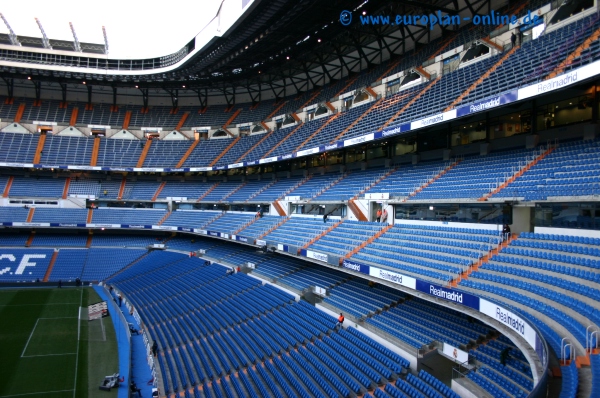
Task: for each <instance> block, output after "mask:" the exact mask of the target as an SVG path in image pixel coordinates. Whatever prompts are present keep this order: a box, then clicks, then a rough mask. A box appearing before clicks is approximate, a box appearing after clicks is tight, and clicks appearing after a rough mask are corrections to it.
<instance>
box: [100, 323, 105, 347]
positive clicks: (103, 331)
mask: <svg viewBox="0 0 600 398" xmlns="http://www.w3.org/2000/svg"><path fill="white" fill-rule="evenodd" d="M100 326H102V341H106V331H105V329H104V322H103V321H102V318H100Z"/></svg>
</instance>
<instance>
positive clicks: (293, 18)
mask: <svg viewBox="0 0 600 398" xmlns="http://www.w3.org/2000/svg"><path fill="white" fill-rule="evenodd" d="M227 1H229V0H225V2H224V3H222V4H228V3H227ZM504 3H506V2H505V1H503V0H496V1H492V0H432V1H428V2H417V1H414V0H396V1H385V0H366V1H365V0H328V1H323V0H303V1H299V0H269V1H267V0H254V1H251V0H245V1H244V2H243V4H244V5H245V6H246V7H245V8H244V9H243V12H241V13H240V14H239V18H236V19H235V22H231V24H228V25H227V26H226V27H229V28H228V29H227V30H226V31H224V32H220V36H214V37H212V38H211V39H210V40H199V38H200V36H201V35H198V36H196V37H194V38H191V39H192V40H191V41H189V42H188V43H187V44H186V45H184V47H182V48H180V49H179V50H178V51H177V52H175V53H172V54H169V55H168V56H169V57H172V59H167V58H169V57H167V54H165V56H164V57H161V58H155V59H139V60H137V61H136V60H134V61H120V60H113V59H112V58H111V57H110V55H109V58H108V59H105V58H103V56H93V55H91V56H90V57H87V58H86V55H81V53H75V55H76V56H81V57H84V58H82V62H77V65H78V66H79V65H80V64H85V65H91V64H92V63H94V65H95V66H96V68H89V69H88V70H82V68H78V71H77V72H73V73H71V72H70V71H68V69H69V68H68V67H66V68H62V70H61V68H57V67H55V66H53V65H36V64H35V63H34V64H31V63H30V64H28V65H27V66H28V67H27V68H19V67H14V65H12V66H10V65H8V64H7V63H6V62H5V61H4V60H6V59H7V58H6V56H2V57H0V67H1V69H0V76H1V77H3V78H5V79H7V78H9V79H10V78H25V77H26V76H27V75H28V74H30V73H32V72H34V73H35V74H36V75H37V76H36V79H37V80H40V81H59V82H62V83H68V82H72V83H74V82H78V81H81V79H85V80H87V81H91V82H92V84H94V85H110V86H113V87H132V85H133V84H135V85H136V86H138V85H139V86H140V88H141V87H146V88H163V89H175V88H179V89H181V88H182V86H184V87H185V88H186V89H194V90H220V91H222V92H223V93H226V94H227V93H231V92H233V93H235V90H243V91H247V92H249V93H250V92H260V91H264V90H272V91H273V92H274V93H275V94H276V95H277V96H280V95H281V93H282V92H283V87H285V86H294V88H295V91H306V90H309V89H311V88H312V87H314V86H321V85H324V84H326V83H328V82H329V81H335V80H339V79H341V78H343V77H345V76H348V75H349V74H351V73H356V72H359V71H361V70H363V69H366V68H368V67H371V66H373V65H376V64H379V63H381V62H383V61H385V60H387V59H389V58H391V57H394V56H396V55H399V54H403V53H404V54H409V53H410V51H412V50H414V49H415V48H419V47H420V46H422V45H425V44H427V43H429V42H430V41H431V40H433V39H435V38H437V37H440V36H441V35H443V34H444V33H445V32H446V31H448V30H456V29H457V27H456V26H446V27H440V26H436V27H435V28H434V29H430V28H429V26H422V25H414V26H404V25H402V26H394V25H391V24H386V25H383V24H382V25H372V24H371V25H363V24H361V23H360V20H359V18H358V14H359V13H362V12H365V13H367V15H392V16H394V15H397V14H399V15H407V14H418V15H421V14H428V13H434V12H436V11H437V10H440V11H441V12H442V13H445V14H461V15H466V14H468V15H470V16H472V15H475V14H485V13H487V12H489V10H490V8H491V9H495V8H497V7H498V6H501V5H504ZM344 10H349V11H351V12H352V13H353V15H354V21H353V23H351V24H350V25H348V26H345V25H344V24H342V23H341V22H340V14H341V12H342V11H344ZM186 11H188V10H182V12H186ZM221 15H224V13H219V14H218V16H217V18H219V16H221ZM213 21H214V19H213ZM217 22H218V21H217ZM217 22H215V23H217ZM205 42H206V45H204V43H205ZM201 44H202V45H201ZM200 45H201V46H200ZM0 47H1V45H0ZM38 51H40V50H38ZM43 51H48V50H43ZM0 52H2V49H1V48H0ZM2 55H4V54H2ZM10 56H14V57H24V56H25V55H23V54H19V55H10ZM94 57H95V58H94ZM86 60H87V61H89V60H91V61H93V62H83V61H86ZM98 65H101V66H102V68H99V67H98ZM124 65H125V66H126V67H128V68H129V70H127V71H124V69H123V66H124ZM148 65H149V66H148ZM70 66H73V65H70ZM165 66H166V67H165ZM167 69H168V70H167ZM134 82H135V83H134Z"/></svg>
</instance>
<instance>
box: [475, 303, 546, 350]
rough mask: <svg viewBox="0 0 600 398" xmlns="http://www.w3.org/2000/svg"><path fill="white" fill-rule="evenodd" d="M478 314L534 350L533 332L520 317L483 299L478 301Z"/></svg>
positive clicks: (534, 334)
mask: <svg viewBox="0 0 600 398" xmlns="http://www.w3.org/2000/svg"><path fill="white" fill-rule="evenodd" d="M479 312H481V313H483V314H486V315H487V316H489V317H491V318H494V319H496V320H497V321H499V322H500V323H503V324H505V325H506V326H508V327H510V328H511V329H512V330H514V331H515V332H517V333H518V334H519V335H521V336H522V337H523V338H524V339H525V340H526V341H527V342H528V343H529V345H530V346H531V347H533V348H534V349H535V347H536V346H535V336H536V333H535V330H533V329H532V328H531V326H529V323H527V322H525V321H524V320H523V319H521V317H519V316H517V315H515V314H514V313H512V312H511V311H509V310H507V309H505V308H503V307H500V306H499V305H496V304H494V303H491V302H489V301H487V300H485V299H480V300H479Z"/></svg>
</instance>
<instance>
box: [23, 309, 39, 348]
mask: <svg viewBox="0 0 600 398" xmlns="http://www.w3.org/2000/svg"><path fill="white" fill-rule="evenodd" d="M39 321H40V318H38V319H37V320H36V321H35V325H33V329H31V333H29V338H28V339H27V343H25V348H23V352H22V353H21V358H23V355H25V350H27V346H28V345H29V341H30V340H31V336H33V331H34V330H35V328H36V327H37V324H38V322H39Z"/></svg>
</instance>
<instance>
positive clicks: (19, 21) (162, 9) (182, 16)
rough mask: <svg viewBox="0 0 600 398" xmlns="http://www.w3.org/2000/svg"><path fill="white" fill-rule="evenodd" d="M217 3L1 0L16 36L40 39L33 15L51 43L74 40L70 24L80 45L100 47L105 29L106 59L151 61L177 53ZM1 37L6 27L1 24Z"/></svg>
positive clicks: (1, 8)
mask: <svg viewBox="0 0 600 398" xmlns="http://www.w3.org/2000/svg"><path fill="white" fill-rule="evenodd" d="M220 5H221V0H196V1H191V0H177V1H172V2H169V1H164V2H162V1H161V2H158V1H137V0H136V1H132V0H120V1H117V0H104V1H102V2H93V1H74V0H61V1H47V0H46V1H41V0H30V1H27V2H21V1H3V2H2V5H1V6H0V12H1V13H2V14H4V17H5V18H6V19H7V21H8V23H9V24H10V26H11V28H12V30H13V31H14V32H15V34H16V35H17V36H32V37H42V34H41V32H40V29H39V27H38V25H37V23H36V22H35V18H36V17H37V18H38V19H39V20H40V22H41V23H42V26H43V27H44V31H45V32H46V35H47V36H48V38H49V39H55V40H69V41H73V35H72V33H71V28H70V27H69V22H72V23H73V25H74V27H75V32H76V33H77V38H78V39H79V41H80V42H87V43H96V44H104V36H103V35H102V26H105V27H106V33H107V36H108V45H109V54H108V56H109V57H110V58H150V57H158V56H163V55H167V54H171V53H174V52H176V51H177V50H179V49H181V48H182V47H183V46H184V45H186V44H187V43H188V42H189V41H190V40H191V39H192V38H193V37H195V36H196V35H197V34H198V33H199V32H200V31H201V30H202V28H204V27H205V26H206V25H207V24H208V23H209V22H210V20H211V19H212V18H213V17H214V16H215V15H216V14H217V11H218V9H219V6H220ZM0 33H6V34H8V28H7V27H6V26H5V24H4V22H2V21H0Z"/></svg>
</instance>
